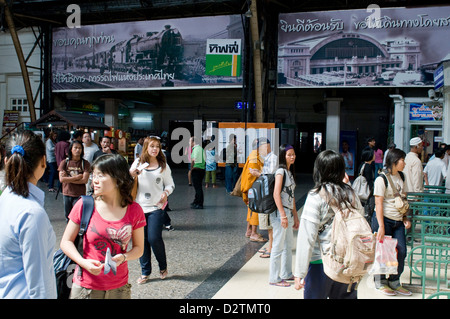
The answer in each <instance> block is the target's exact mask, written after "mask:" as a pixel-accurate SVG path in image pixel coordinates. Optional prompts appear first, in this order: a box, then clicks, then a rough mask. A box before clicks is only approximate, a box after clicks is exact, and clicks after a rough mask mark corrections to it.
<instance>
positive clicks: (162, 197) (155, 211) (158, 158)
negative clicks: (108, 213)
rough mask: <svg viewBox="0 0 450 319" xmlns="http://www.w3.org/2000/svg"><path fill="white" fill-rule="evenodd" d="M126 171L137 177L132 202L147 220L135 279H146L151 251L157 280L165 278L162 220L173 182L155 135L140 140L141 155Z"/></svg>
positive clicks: (150, 268)
mask: <svg viewBox="0 0 450 319" xmlns="http://www.w3.org/2000/svg"><path fill="white" fill-rule="evenodd" d="M145 165H147V166H145ZM144 166H145V168H143V167H144ZM130 173H131V175H132V176H133V177H135V178H138V190H137V195H136V202H137V203H139V204H140V205H141V207H142V209H143V210H144V213H145V216H146V219H147V226H145V230H144V231H145V246H144V254H143V255H142V257H141V258H140V259H139V261H140V264H141V276H140V277H139V278H138V279H137V283H138V284H143V283H146V282H147V281H148V280H149V276H150V273H151V271H152V265H151V252H152V250H153V253H154V254H155V257H156V260H157V261H158V265H159V270H160V277H161V279H164V278H166V276H167V274H168V272H167V260H166V248H165V245H164V241H163V238H162V229H163V225H164V221H165V214H164V208H165V206H166V205H167V198H168V197H169V195H170V194H171V193H172V192H173V190H174V189H175V184H174V182H173V178H172V171H171V170H170V167H169V165H167V162H166V157H165V156H164V154H163V152H162V150H161V141H160V139H159V137H155V136H150V137H147V138H146V139H145V140H144V145H143V148H142V153H141V156H140V158H138V159H136V160H135V161H134V162H133V164H132V165H131V168H130Z"/></svg>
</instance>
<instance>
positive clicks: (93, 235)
mask: <svg viewBox="0 0 450 319" xmlns="http://www.w3.org/2000/svg"><path fill="white" fill-rule="evenodd" d="M92 185H93V188H94V199H95V208H94V212H93V214H92V218H91V221H90V223H89V227H88V229H87V232H86V234H85V237H84V240H83V256H81V255H80V253H79V252H78V251H77V249H76V247H75V245H74V240H75V238H76V236H77V234H78V231H79V228H80V221H81V217H80V215H81V212H82V206H83V205H82V204H83V203H82V201H78V202H77V203H76V204H75V206H74V207H73V209H72V211H71V213H70V215H69V222H68V224H67V227H66V230H65V232H64V235H63V238H62V240H61V249H62V250H63V251H64V253H65V254H66V255H67V256H68V257H69V258H70V259H72V260H73V261H75V263H76V264H77V268H76V269H75V275H74V278H73V286H72V291H71V294H70V298H71V299H80V298H82V299H130V298H131V285H130V284H128V265H127V261H128V260H134V259H138V258H139V257H140V256H141V255H142V253H143V250H144V226H145V224H146V221H145V216H144V212H143V210H142V208H141V206H139V204H137V203H136V202H133V201H132V198H131V188H132V186H133V179H132V177H131V175H130V173H129V172H128V163H127V162H126V160H125V159H124V158H123V157H122V156H120V155H116V154H111V155H109V154H108V155H104V156H101V157H99V158H98V159H97V160H96V161H95V162H94V163H93V174H92ZM130 241H132V243H133V247H132V248H131V249H130V250H128V244H129V242H130ZM108 250H109V252H110V254H111V257H112V261H113V262H114V263H115V264H116V270H115V271H109V272H107V273H106V274H105V271H104V263H105V259H106V256H107V253H108ZM112 269H113V270H114V267H112ZM80 270H81V273H80Z"/></svg>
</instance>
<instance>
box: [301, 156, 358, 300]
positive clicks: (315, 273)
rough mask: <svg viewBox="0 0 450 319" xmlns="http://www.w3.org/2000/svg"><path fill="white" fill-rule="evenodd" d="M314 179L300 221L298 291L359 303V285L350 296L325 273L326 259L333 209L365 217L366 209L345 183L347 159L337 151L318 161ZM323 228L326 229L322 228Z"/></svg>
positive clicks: (306, 295) (353, 287)
mask: <svg viewBox="0 0 450 319" xmlns="http://www.w3.org/2000/svg"><path fill="white" fill-rule="evenodd" d="M313 179H314V183H315V186H314V188H313V189H312V190H310V191H309V193H308V197H307V198H306V202H305V205H304V207H303V211H302V215H301V218H300V227H299V231H298V237H297V252H296V261H295V273H294V275H295V289H297V290H298V289H301V288H303V287H304V288H305V290H304V298H305V299H326V298H330V299H356V298H357V293H356V290H355V284H354V285H353V286H352V287H351V291H350V292H347V288H348V284H344V283H339V282H336V281H334V280H332V279H330V278H329V277H328V276H327V275H326V274H325V272H324V270H323V264H322V255H325V254H326V253H327V252H328V250H329V249H330V239H331V227H330V226H331V222H332V221H333V218H334V212H333V210H332V209H331V207H330V206H331V205H334V206H338V207H340V206H343V207H345V208H356V209H358V211H359V212H360V213H361V215H362V216H364V209H363V207H362V205H361V202H360V201H359V198H358V196H357V195H356V194H355V192H354V191H353V189H352V187H351V186H350V185H349V184H347V183H345V181H344V179H345V162H344V158H343V157H342V156H341V155H340V154H339V153H337V152H335V151H333V150H325V151H323V152H321V153H319V155H318V156H317V158H316V161H315V163H314V171H313ZM321 225H324V226H323V227H322V228H321Z"/></svg>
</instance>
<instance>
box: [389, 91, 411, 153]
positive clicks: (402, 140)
mask: <svg viewBox="0 0 450 319" xmlns="http://www.w3.org/2000/svg"><path fill="white" fill-rule="evenodd" d="M389 97H391V98H393V99H394V106H395V108H394V143H395V145H397V148H399V149H401V150H409V143H408V142H409V138H408V137H407V136H406V134H407V133H408V132H406V123H405V99H404V98H403V96H401V95H399V94H394V95H389Z"/></svg>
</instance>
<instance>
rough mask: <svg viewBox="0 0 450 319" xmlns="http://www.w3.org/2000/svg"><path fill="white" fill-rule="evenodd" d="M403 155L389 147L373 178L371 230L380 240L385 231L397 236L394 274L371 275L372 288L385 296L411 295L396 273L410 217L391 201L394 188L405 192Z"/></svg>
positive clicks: (401, 265)
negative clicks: (383, 163) (373, 200)
mask: <svg viewBox="0 0 450 319" xmlns="http://www.w3.org/2000/svg"><path fill="white" fill-rule="evenodd" d="M405 157H406V154H405V152H403V151H402V150H400V149H398V148H396V149H393V150H390V151H389V153H388V155H387V156H386V171H384V172H383V173H381V174H380V175H379V176H378V177H377V178H376V180H375V186H374V192H373V195H374V196H375V214H374V215H373V217H372V231H374V232H376V233H377V240H378V241H383V240H384V236H385V235H390V236H392V238H396V239H397V247H396V248H397V260H398V268H397V274H396V275H389V278H386V276H384V275H375V276H374V277H375V288H377V290H378V291H379V292H381V293H382V294H384V295H388V296H395V295H397V294H399V295H403V296H411V295H412V293H411V292H410V291H409V290H407V289H405V288H404V287H403V286H402V285H401V284H400V275H401V274H402V273H403V269H404V266H405V258H406V235H405V228H406V229H408V228H410V227H411V221H410V220H409V219H408V217H407V216H406V215H404V214H402V213H400V212H399V210H398V209H397V208H396V207H395V205H394V203H395V196H394V194H395V193H396V192H398V193H400V194H406V192H408V189H407V183H406V181H405V175H404V174H403V172H402V171H403V169H404V168H405ZM383 175H384V176H383ZM386 175H389V177H390V178H391V181H392V183H393V185H392V186H394V187H395V188H397V189H395V190H394V189H392V187H391V183H390V182H389V180H388V177H387V176H386Z"/></svg>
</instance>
